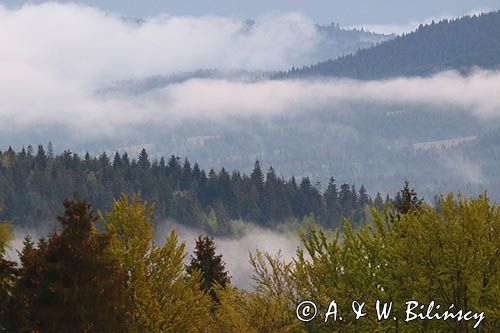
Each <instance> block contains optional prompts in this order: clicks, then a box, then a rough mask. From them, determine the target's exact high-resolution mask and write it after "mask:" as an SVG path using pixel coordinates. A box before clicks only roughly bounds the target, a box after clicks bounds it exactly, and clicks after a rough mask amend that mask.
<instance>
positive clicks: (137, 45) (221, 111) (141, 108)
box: [0, 3, 500, 137]
mask: <svg viewBox="0 0 500 333" xmlns="http://www.w3.org/2000/svg"><path fill="white" fill-rule="evenodd" d="M315 34H316V30H315V29H314V25H313V23H312V22H311V21H309V20H307V19H306V18H304V17H302V16H300V15H297V14H290V15H284V16H275V17H264V18H261V19H259V20H257V21H256V23H255V24H254V25H253V26H252V27H251V28H249V26H248V25H246V24H245V23H244V22H241V21H237V20H232V19H228V18H220V17H158V18H152V19H149V20H147V21H144V22H141V23H138V22H135V21H131V20H124V19H122V18H119V17H116V16H113V15H109V14H105V13H103V12H101V11H99V10H97V9H93V8H88V7H81V6H77V5H58V4H53V3H52V4H45V5H40V6H25V7H23V8H21V9H19V10H8V9H5V8H4V7H0V45H2V46H1V48H2V49H1V52H0V72H1V73H2V75H1V76H0V130H2V131H4V132H7V133H9V132H13V131H14V132H15V131H16V130H18V129H24V130H26V129H29V128H31V127H34V126H41V127H43V126H47V125H51V126H54V125H55V126H61V127H63V128H66V129H68V130H70V131H72V132H73V133H75V134H78V133H82V134H85V135H86V136H89V137H91V136H103V135H107V136H110V137H112V136H113V135H116V134H117V131H123V130H124V129H126V128H127V127H129V126H142V125H145V126H146V125H148V124H151V123H156V124H158V123H162V122H165V123H171V122H172V121H182V120H183V119H192V118H193V117H196V118H206V119H211V120H212V119H220V118H222V117H232V116H268V115H276V114H282V113H286V112H299V111H308V110H313V109H318V108H325V107H328V108H330V109H332V111H334V110H335V106H336V105H338V104H339V103H344V102H348V103H356V102H363V103H382V104H384V103H406V104H418V105H426V104H429V105H432V106H438V107H439V106H443V107H445V108H448V109H449V108H450V107H452V108H453V107H457V108H461V109H466V110H470V111H471V112H472V113H473V114H474V115H477V116H478V117H481V118H489V117H497V116H498V112H499V111H498V110H500V97H499V95H498V94H497V92H496V90H497V89H496V87H498V86H500V74H499V73H498V72H485V71H476V72H475V73H473V74H471V75H470V76H467V77H464V76H461V75H459V74H457V73H452V72H450V73H442V74H439V75H436V76H434V77H430V78H399V79H392V80H384V81H369V82H359V81H352V80H333V79H331V80H296V81H269V80H263V81H253V82H249V81H243V80H239V81H238V80H220V79H219V80H213V79H212V80H211V79H203V80H201V79H194V80H189V81H186V82H183V83H179V84H172V85H169V86H167V87H165V88H163V89H156V90H154V91H151V92H149V93H146V94H141V95H139V96H131V95H127V94H110V95H99V94H96V93H95V91H96V90H98V89H100V88H102V87H103V86H106V85H109V84H111V83H112V82H116V81H119V80H124V79H130V78H134V77H137V78H143V77H147V76H150V75H157V74H167V73H171V72H181V71H189V70H195V69H198V68H218V69H222V70H232V69H246V70H263V69H279V68H286V67H287V66H290V65H291V64H293V63H294V61H295V60H294V59H296V57H300V54H301V52H303V51H304V50H307V49H308V48H309V47H310V44H311V43H314V42H315V36H316V35H315Z"/></svg>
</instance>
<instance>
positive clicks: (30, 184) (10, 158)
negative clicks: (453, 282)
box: [0, 144, 388, 234]
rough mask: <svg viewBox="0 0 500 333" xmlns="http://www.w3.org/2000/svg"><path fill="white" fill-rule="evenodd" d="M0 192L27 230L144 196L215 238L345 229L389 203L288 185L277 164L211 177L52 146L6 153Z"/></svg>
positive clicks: (191, 167) (332, 186) (303, 183)
mask: <svg viewBox="0 0 500 333" xmlns="http://www.w3.org/2000/svg"><path fill="white" fill-rule="evenodd" d="M0 188H1V189H2V191H0V207H2V209H3V211H2V215H1V216H0V217H1V218H2V219H4V220H9V221H12V222H13V223H15V224H16V225H18V226H24V227H40V226H43V222H45V221H50V220H53V218H54V217H55V216H56V215H57V214H60V213H61V211H60V210H61V203H62V202H63V200H65V199H67V198H73V199H85V200H87V201H88V202H89V203H90V204H91V205H92V206H93V207H95V208H96V209H100V210H108V209H110V208H111V207H112V205H113V199H115V198H117V197H119V196H120V195H121V194H122V193H126V194H133V193H140V195H141V196H142V198H143V199H144V200H146V201H147V202H150V203H155V205H156V209H155V218H156V219H159V220H162V219H167V218H170V219H174V220H175V221H176V222H178V223H181V224H183V225H186V226H190V227H196V228H200V229H202V230H205V231H206V232H208V233H211V234H233V233H235V232H236V231H237V230H235V229H237V227H238V226H241V225H242V224H243V222H244V221H245V222H253V223H256V224H258V225H260V226H264V227H271V228H272V227H276V226H277V225H279V224H282V223H289V224H292V225H294V224H297V223H299V224H300V222H301V221H302V220H303V219H304V218H306V217H308V218H311V217H312V218H314V220H315V221H316V222H317V223H319V224H321V225H323V226H326V227H329V228H335V227H339V226H341V224H342V221H343V219H344V218H349V219H350V220H352V221H353V223H354V224H356V225H360V224H364V223H365V221H366V220H367V219H368V218H369V217H370V216H371V213H370V209H369V207H371V206H375V207H377V209H379V210H380V209H382V207H383V204H384V200H383V199H382V197H381V196H380V194H378V195H377V196H376V197H375V198H374V199H372V198H371V197H370V196H369V195H368V194H367V190H366V189H365V188H364V186H363V185H361V186H360V187H359V188H357V187H356V186H355V185H349V184H341V185H337V183H336V182H335V180H334V179H333V178H332V179H331V180H330V182H329V183H328V184H327V186H326V188H325V189H324V191H322V190H321V185H320V184H317V183H315V184H313V183H312V182H311V180H310V179H309V178H308V177H304V178H302V179H295V178H294V177H292V178H291V179H288V180H285V179H283V178H281V177H279V176H278V175H277V174H276V172H275V171H274V170H273V168H272V167H271V168H269V170H267V171H265V170H262V169H261V167H260V164H259V162H258V161H257V162H255V165H254V168H253V171H252V173H251V174H250V175H245V174H241V173H240V172H238V171H233V172H229V171H227V170H225V169H224V168H222V169H221V170H218V171H215V170H210V171H209V172H205V171H204V170H201V169H200V168H199V167H198V164H196V163H194V164H191V162H190V161H189V160H187V159H184V160H182V159H180V158H179V157H177V156H171V157H170V158H169V159H167V160H165V159H164V158H161V159H159V160H157V159H154V160H151V159H150V158H149V157H148V153H147V152H146V150H144V149H143V150H142V152H141V153H140V154H139V156H128V154H127V153H123V154H119V153H116V154H115V155H114V156H108V155H107V154H106V153H103V154H101V155H100V156H90V155H89V154H86V155H85V156H80V155H78V154H76V153H72V152H70V151H65V152H63V153H61V154H54V152H53V147H52V145H51V144H49V145H48V147H43V146H42V145H40V146H38V147H37V149H36V151H35V150H34V149H33V148H32V147H31V146H30V147H27V148H26V149H24V148H23V149H22V150H21V151H19V152H15V151H14V150H13V149H12V148H10V147H9V148H8V149H7V150H5V151H3V152H0ZM385 200H388V199H387V198H385Z"/></svg>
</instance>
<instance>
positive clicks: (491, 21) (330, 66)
mask: <svg viewBox="0 0 500 333" xmlns="http://www.w3.org/2000/svg"><path fill="white" fill-rule="evenodd" d="M499 65H500V11H497V12H490V13H487V14H482V15H479V16H476V15H474V16H465V17H462V18H459V19H455V20H443V21H441V22H439V23H434V22H432V23H431V24H429V25H425V26H420V27H419V28H418V29H417V30H416V31H414V32H412V33H409V34H405V35H402V36H399V37H397V38H395V39H391V40H388V41H385V42H383V43H380V44H379V45H377V46H374V47H372V48H368V49H362V50H359V51H357V52H356V53H354V54H351V55H347V56H342V57H340V58H338V59H336V60H328V61H325V62H320V63H318V64H316V65H312V66H308V67H304V68H302V69H299V70H297V69H292V70H291V71H289V72H287V73H281V74H280V75H278V77H304V76H312V75H324V76H340V77H349V78H356V79H378V78H386V77H393V76H408V75H410V76H411V75H428V74H433V73H436V72H439V71H443V70H450V69H454V70H459V71H461V72H467V71H469V70H470V69H471V68H473V67H476V66H477V67H482V68H486V69H493V68H498V67H499Z"/></svg>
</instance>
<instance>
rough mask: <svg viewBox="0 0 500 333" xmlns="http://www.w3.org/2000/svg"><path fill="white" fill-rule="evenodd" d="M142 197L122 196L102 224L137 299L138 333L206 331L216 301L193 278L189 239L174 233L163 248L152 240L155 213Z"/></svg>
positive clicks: (135, 323) (135, 325)
mask: <svg viewBox="0 0 500 333" xmlns="http://www.w3.org/2000/svg"><path fill="white" fill-rule="evenodd" d="M152 213H153V208H148V207H147V205H146V204H145V203H142V202H141V201H140V199H139V197H138V196H134V197H133V198H132V199H131V200H129V198H128V197H127V196H125V195H124V196H122V197H121V198H120V199H119V200H117V201H115V205H114V208H113V210H112V211H111V212H109V213H107V214H106V216H105V218H104V217H103V216H102V215H101V220H102V224H103V226H104V227H105V229H106V232H107V233H109V235H110V236H111V238H112V239H111V245H110V254H111V255H112V256H114V257H115V258H116V259H118V261H119V262H121V264H122V265H123V266H124V268H125V270H126V272H127V275H128V278H127V281H125V283H126V284H127V287H128V289H129V290H130V297H131V298H132V301H133V311H134V313H133V316H132V317H133V322H132V323H130V326H131V331H133V332H173V333H177V332H205V331H207V330H208V329H209V327H210V325H209V323H210V309H211V305H212V304H211V300H210V298H209V296H207V295H206V294H205V293H203V292H202V291H201V288H200V286H199V277H198V276H188V275H187V274H186V272H185V268H184V263H183V260H184V258H185V256H186V253H185V251H184V243H182V244H178V239H177V234H176V232H175V231H172V232H171V233H170V234H169V235H168V236H167V237H166V239H165V243H164V244H163V245H162V246H160V245H158V244H155V243H154V241H153V227H152V224H151V215H152Z"/></svg>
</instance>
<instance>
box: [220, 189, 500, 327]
mask: <svg viewBox="0 0 500 333" xmlns="http://www.w3.org/2000/svg"><path fill="white" fill-rule="evenodd" d="M373 215H374V223H373V224H372V225H371V226H366V227H364V228H361V229H358V230H356V231H353V230H352V229H351V227H350V225H349V223H346V224H345V226H344V233H343V235H342V236H341V235H340V234H337V236H336V237H331V235H327V234H326V233H325V231H323V230H322V229H320V228H317V227H311V228H310V230H309V231H308V233H307V234H303V236H302V241H303V247H304V249H303V250H302V249H299V250H298V252H297V256H296V258H295V259H294V261H293V263H292V264H285V263H281V262H280V261H279V260H277V259H275V258H271V257H269V256H267V257H265V256H264V257H263V256H262V254H261V253H257V254H256V256H254V257H253V258H252V263H253V265H254V270H255V272H256V276H257V280H256V281H257V289H256V291H255V292H253V293H251V294H249V295H246V296H245V297H236V296H234V295H230V296H228V299H229V300H230V301H231V300H232V302H236V303H237V304H243V305H245V306H243V305H240V306H237V307H235V308H237V309H243V310H241V311H242V312H243V313H244V317H245V316H246V317H245V318H247V319H246V320H247V323H249V325H250V327H251V328H255V327H263V326H265V325H269V327H271V326H272V325H275V326H274V331H280V330H281V331H300V330H301V329H303V330H306V331H310V332H354V331H358V332H366V331H370V332H386V331H399V332H420V331H432V332H441V331H450V330H452V331H454V332H459V331H463V332H465V331H471V330H472V326H473V325H474V321H469V322H466V321H461V322H456V321H450V320H448V321H438V320H433V321H425V320H415V321H412V322H410V323H404V318H405V315H404V310H405V304H404V302H406V301H408V300H416V301H419V302H420V303H424V304H427V303H428V302H430V301H435V302H436V303H437V304H441V305H442V306H443V307H446V309H447V308H448V306H449V305H450V304H454V305H455V308H456V309H466V310H472V311H474V312H481V311H484V313H485V316H486V320H485V321H483V322H482V323H481V325H480V328H481V329H482V330H483V331H486V332H490V331H498V329H499V320H498V317H499V315H500V309H499V300H500V279H499V276H498V272H499V269H500V264H499V263H500V261H499V260H498V256H499V254H500V250H499V245H500V244H499V237H498V236H499V235H498V232H499V227H500V209H499V206H497V205H492V204H490V203H489V201H488V199H487V198H486V197H485V196H482V197H479V198H477V199H472V200H467V199H464V198H462V197H461V196H458V197H453V196H452V195H450V196H448V197H446V198H442V200H441V206H440V210H437V211H436V210H435V209H432V208H430V207H427V206H423V207H421V209H420V210H419V211H411V212H409V213H408V214H405V215H401V216H400V217H399V218H394V216H391V215H390V214H389V212H387V211H386V212H384V213H383V214H380V213H378V212H376V211H374V212H373ZM265 267H267V268H265ZM231 297H232V298H231ZM259 297H261V298H259ZM241 299H243V301H241ZM259 299H262V300H269V301H268V302H269V303H268V304H272V306H271V308H270V309H268V308H266V309H262V307H261V304H260V303H259ZM333 299H335V300H336V302H337V303H338V307H339V309H343V313H341V316H342V317H343V320H342V321H336V322H334V321H333V320H329V321H328V322H327V323H325V322H324V313H325V312H326V309H327V308H328V305H329V303H330V301H331V300H333ZM377 299H380V300H381V301H383V302H390V301H392V302H394V305H393V311H392V314H394V315H396V316H397V317H398V318H400V320H398V321H393V320H386V321H378V320H377V317H376V315H375V311H374V309H375V301H376V300H377ZM251 300H252V301H251ZM302 300H313V301H315V302H316V304H317V305H318V309H319V313H320V316H319V317H318V318H316V319H315V320H313V321H311V322H308V323H299V322H298V321H297V320H295V319H294V318H291V317H290V316H293V315H295V306H296V305H297V304H298V303H299V302H300V301H302ZM353 300H359V301H365V302H367V304H366V305H365V309H372V310H371V313H369V314H368V315H367V316H366V317H363V318H362V319H360V320H355V319H354V315H353V312H352V311H351V310H350V309H351V308H350V306H351V302H352V301H353ZM250 302H254V303H252V304H254V306H252V307H250V306H248V305H246V304H249V303H250ZM223 304H224V299H223ZM224 306H226V307H228V308H230V306H228V305H224ZM256 309H262V310H261V311H258V310H256ZM266 311H267V312H266ZM367 312H370V311H368V310H367ZM257 313H258V314H257ZM261 315H262V316H261ZM267 315H270V316H271V317H272V318H270V319H267V318H268V317H267ZM290 318H291V319H290ZM264 322H265V323H264ZM277 322H279V323H281V324H282V325H281V326H280V325H276V324H277ZM250 331H251V330H250ZM257 331H259V332H261V331H265V330H262V329H260V330H259V329H257Z"/></svg>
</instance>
